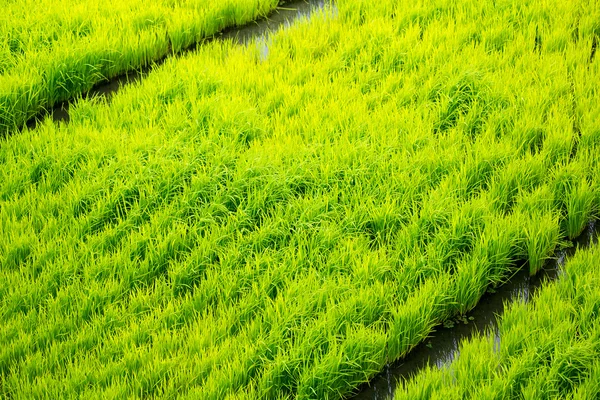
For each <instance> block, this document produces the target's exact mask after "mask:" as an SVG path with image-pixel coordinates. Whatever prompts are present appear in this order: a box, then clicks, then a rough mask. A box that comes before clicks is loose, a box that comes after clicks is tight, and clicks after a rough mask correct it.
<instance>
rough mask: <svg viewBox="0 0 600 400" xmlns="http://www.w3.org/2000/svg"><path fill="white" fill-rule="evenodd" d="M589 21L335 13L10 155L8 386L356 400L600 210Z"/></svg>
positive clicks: (1, 147) (566, 6)
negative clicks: (349, 397)
mask: <svg viewBox="0 0 600 400" xmlns="http://www.w3.org/2000/svg"><path fill="white" fill-rule="evenodd" d="M507 21H509V23H508V24H507ZM599 21H600V7H599V4H598V3H597V2H590V1H573V2H563V1H558V0H555V1H546V2H539V1H533V0H531V1H495V2H492V1H479V0H477V1H475V0H461V1H449V0H448V1H445V0H434V1H417V2H415V1H411V2H408V1H392V0H382V1H378V2H371V1H364V0H340V1H338V2H337V3H336V8H326V9H324V10H323V11H322V12H321V13H318V14H316V15H314V16H313V18H312V19H311V20H310V21H303V22H301V23H297V24H294V25H293V26H291V27H290V28H289V29H287V30H286V31H284V32H280V33H278V34H276V35H273V36H271V37H269V38H268V39H267V40H262V41H258V42H253V43H251V44H250V45H249V46H248V47H241V46H236V45H234V44H232V43H230V42H213V43H209V44H206V45H203V46H201V47H200V48H199V49H198V51H197V52H195V53H194V54H190V55H187V56H184V57H181V58H178V59H173V60H171V61H168V62H166V63H165V64H163V65H162V66H160V67H159V68H156V69H155V70H154V71H153V72H152V73H151V74H149V76H148V77H147V78H146V79H145V80H144V81H143V82H141V83H140V84H136V85H133V86H130V87H128V88H126V89H125V90H123V91H122V92H120V93H119V94H117V95H116V96H115V97H114V98H113V99H112V101H111V103H110V104H106V103H105V102H103V101H102V100H101V99H88V100H79V101H78V102H77V104H76V105H75V107H72V109H71V122H70V123H69V124H60V125H58V126H57V125H55V124H54V123H52V121H49V120H47V121H45V123H43V124H41V125H40V126H38V127H37V128H36V129H34V130H27V129H25V130H23V131H22V132H19V133H15V134H14V135H12V136H10V137H8V138H6V139H5V140H4V142H2V143H1V144H0V164H1V166H0V236H1V237H3V238H4V240H3V241H2V242H1V243H0V260H1V262H2V267H1V268H0V343H2V346H0V377H1V378H0V393H1V394H2V395H4V396H7V397H15V398H21V397H22V398H35V397H44V396H47V397H65V396H70V397H85V398H107V397H109V398H110V397H112V398H118V397H125V396H127V397H136V396H137V397H140V398H141V397H144V398H145V397H153V396H156V397H161V396H165V397H166V396H171V397H175V396H177V397H186V396H187V397H189V398H203V399H211V398H215V399H222V398H226V397H227V396H230V397H232V398H257V397H264V398H288V397H292V398H293V397H297V398H340V397H342V396H343V395H346V394H348V393H350V392H351V391H352V390H353V389H354V388H356V386H357V385H358V384H359V383H361V382H364V381H365V380H367V379H369V378H370V377H372V376H373V375H374V374H375V373H377V372H378V371H379V370H380V369H381V368H382V366H383V365H385V363H387V362H389V361H393V360H396V359H398V358H399V357H402V356H403V355H404V354H406V353H407V352H408V351H410V349H411V348H412V347H413V346H414V345H416V344H417V343H419V342H420V341H421V340H422V339H423V338H425V337H426V336H427V335H428V333H429V332H430V331H431V329H432V328H433V327H434V326H435V325H436V324H438V323H440V322H442V321H444V320H445V319H447V318H450V317H452V316H455V315H457V314H462V313H464V312H466V311H467V310H468V309H470V308H472V307H473V306H474V305H475V304H476V303H477V301H478V300H479V298H480V296H481V295H482V293H483V292H484V291H485V290H486V288H487V287H488V286H489V285H496V284H499V283H501V282H502V281H503V280H504V279H506V277H507V276H508V275H510V274H511V273H512V272H513V271H514V269H515V268H516V266H517V265H520V262H522V261H528V268H529V269H530V271H531V273H535V272H536V271H537V270H539V268H540V267H541V266H542V265H543V263H544V261H545V260H546V259H547V258H548V257H551V256H552V254H553V252H554V250H555V249H556V247H557V246H560V245H561V241H562V240H563V239H564V238H568V237H575V236H577V235H578V234H579V232H581V230H582V229H583V228H584V226H585V224H586V223H587V222H588V221H589V219H590V218H593V217H595V216H596V215H597V211H598V205H599V204H600V197H599V192H598V185H599V184H600V170H599V168H598V162H597V161H598V154H599V152H598V146H599V145H600V118H598V117H599V115H600V101H599V100H600V96H599V92H598V90H599V89H598V86H597V82H599V81H600V62H598V60H597V58H596V57H594V51H593V49H595V46H594V43H597V37H598V32H599V29H600V28H599V26H600V25H599Z"/></svg>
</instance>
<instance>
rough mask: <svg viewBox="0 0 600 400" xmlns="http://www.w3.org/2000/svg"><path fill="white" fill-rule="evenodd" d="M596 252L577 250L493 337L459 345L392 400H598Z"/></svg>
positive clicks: (599, 272)
mask: <svg viewBox="0 0 600 400" xmlns="http://www.w3.org/2000/svg"><path fill="white" fill-rule="evenodd" d="M599 256H600V250H599V248H598V246H594V247H593V248H592V249H589V250H579V251H578V252H577V254H576V256H575V257H574V258H573V259H572V260H570V261H568V262H567V263H566V265H565V267H564V274H563V275H562V276H561V277H560V279H559V280H558V281H557V282H555V283H552V284H548V285H547V286H545V287H543V288H542V289H541V290H540V292H538V293H537V294H536V296H535V297H534V298H533V299H531V301H530V302H526V301H525V300H524V299H523V300H522V301H518V302H516V303H513V304H511V305H510V307H509V309H508V310H507V311H506V312H505V313H504V315H503V317H502V319H501V320H500V323H499V329H498V333H497V334H488V335H486V336H484V335H480V336H477V337H475V338H473V339H470V340H468V341H465V342H463V343H461V345H460V347H459V350H458V353H457V354H458V355H457V357H456V359H455V360H454V361H453V362H452V363H451V364H450V365H447V366H445V367H443V368H440V369H438V368H428V369H427V370H425V371H423V372H421V373H420V374H418V375H417V376H416V377H415V378H414V379H411V380H410V381H408V382H406V384H405V386H404V387H403V388H401V389H399V390H398V391H397V392H396V394H395V397H394V398H396V399H438V398H445V399H464V398H476V399H512V398H526V399H548V398H561V399H565V398H569V399H597V398H599V397H600V317H599V315H598V305H599V304H600V263H599V262H598V259H599Z"/></svg>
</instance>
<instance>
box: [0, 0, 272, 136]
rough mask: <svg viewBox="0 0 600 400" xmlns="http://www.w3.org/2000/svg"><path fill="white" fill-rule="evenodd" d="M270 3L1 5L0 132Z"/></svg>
mask: <svg viewBox="0 0 600 400" xmlns="http://www.w3.org/2000/svg"><path fill="white" fill-rule="evenodd" d="M277 5H278V0H225V1H207V0H200V1H199V0H183V1H179V0H177V1H152V2H148V1H142V0H135V1H127V2H122V1H101V2H92V1H76V0H68V1H57V0H43V1H31V0H19V1H11V2H6V3H5V4H3V6H2V14H1V15H0V134H2V135H5V134H7V133H9V132H10V131H12V130H13V129H15V128H16V127H20V126H22V125H23V124H24V123H25V122H26V121H28V120H29V119H30V118H32V117H34V116H36V115H38V114H40V112H42V111H44V110H48V109H51V108H52V107H53V106H54V105H55V104H57V103H60V102H63V101H66V100H69V99H71V98H72V97H73V96H76V95H79V94H82V93H85V92H87V91H89V90H90V89H92V88H93V87H94V86H95V85H97V84H99V83H101V82H104V81H107V80H110V79H112V78H114V77H116V76H120V75H121V74H123V73H126V72H129V71H134V70H137V69H139V68H144V67H147V66H149V65H151V64H152V63H153V62H155V61H158V60H160V59H162V58H163V57H165V56H166V55H167V54H172V53H178V52H180V51H181V50H183V49H185V48H188V47H190V46H191V45H193V44H194V43H197V42H199V41H201V40H203V39H205V38H207V37H211V36H213V35H215V34H217V33H219V32H220V31H222V30H223V29H225V28H229V27H232V26H240V25H244V24H246V23H248V22H250V21H253V20H255V19H257V18H259V17H264V16H266V15H268V14H269V13H271V12H272V11H273V10H274V9H275V8H276V7H277Z"/></svg>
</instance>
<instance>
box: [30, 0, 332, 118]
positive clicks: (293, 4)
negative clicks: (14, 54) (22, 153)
mask: <svg viewBox="0 0 600 400" xmlns="http://www.w3.org/2000/svg"><path fill="white" fill-rule="evenodd" d="M326 5H330V6H331V9H332V10H333V11H334V12H335V5H334V4H333V2H332V1H331V0H292V1H282V2H281V5H280V6H279V7H277V8H276V9H275V10H274V11H273V12H272V13H271V15H269V16H268V17H266V18H262V19H259V20H257V21H253V22H251V23H248V24H247V25H244V26H241V27H235V28H227V29H225V30H224V31H222V32H220V33H218V34H216V35H214V36H213V37H210V38H207V39H205V40H204V42H200V43H199V44H202V43H205V42H209V41H213V40H224V39H232V40H233V41H234V42H236V43H238V44H240V45H246V44H248V43H249V42H250V41H251V40H252V39H257V45H258V46H259V47H260V49H261V54H262V56H263V57H264V58H266V57H267V56H268V52H269V47H268V40H269V39H268V34H269V33H272V32H275V31H277V30H279V29H282V28H285V27H287V26H289V25H291V24H292V22H294V21H295V20H297V19H299V18H310V17H311V16H312V15H313V14H314V13H315V11H318V10H321V9H324V8H325V6H326ZM197 45H198V44H197ZM197 45H193V46H191V47H190V48H188V49H186V50H184V51H182V52H181V53H185V52H189V51H193V50H194V49H196V47H197ZM181 53H179V54H177V55H174V56H178V55H180V54H181ZM170 57H173V56H168V57H165V58H163V59H161V60H157V61H156V62H155V63H154V64H153V65H160V64H162V63H163V62H165V61H166V60H167V59H168V58H170ZM151 70H152V67H146V68H142V69H141V70H140V71H131V72H128V73H126V74H123V75H120V76H118V77H116V78H113V79H111V80H110V81H108V82H103V83H100V84H98V85H96V86H95V87H94V88H92V89H91V90H90V91H89V92H87V93H85V94H84V96H83V97H85V98H89V97H95V96H99V97H103V98H105V99H107V100H109V101H110V98H111V96H112V95H113V94H115V93H116V92H117V91H119V89H121V87H123V86H125V85H128V84H131V83H134V82H138V81H140V80H141V79H142V78H143V77H144V76H145V75H147V74H148V73H149V72H150V71H151ZM70 104H71V101H65V102H62V103H59V104H57V105H56V106H54V107H53V108H52V109H51V110H50V111H48V113H47V114H42V115H39V116H37V117H34V118H32V119H31V120H30V121H28V122H27V126H28V127H29V128H30V129H34V128H35V127H36V126H37V124H38V123H39V122H40V120H42V119H43V117H44V116H46V115H48V116H50V118H52V120H53V121H54V122H59V121H63V122H69V106H70Z"/></svg>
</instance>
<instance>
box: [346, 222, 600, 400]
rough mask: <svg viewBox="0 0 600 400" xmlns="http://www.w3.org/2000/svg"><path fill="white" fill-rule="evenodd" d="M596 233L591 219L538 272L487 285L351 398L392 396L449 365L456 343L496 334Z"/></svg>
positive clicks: (522, 272) (456, 352)
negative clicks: (508, 314)
mask: <svg viewBox="0 0 600 400" xmlns="http://www.w3.org/2000/svg"><path fill="white" fill-rule="evenodd" d="M598 234H599V232H598V227H597V223H596V221H591V222H590V223H589V224H588V226H587V227H586V229H585V230H584V231H583V232H582V233H581V235H580V236H579V237H577V238H576V239H575V240H573V243H572V247H567V248H565V249H562V250H560V251H558V252H557V253H556V254H555V255H554V257H553V259H551V260H548V262H547V264H546V265H544V268H543V269H542V270H541V271H540V272H538V274H537V275H534V276H530V275H529V274H528V273H527V271H526V270H520V271H518V272H517V273H515V274H514V275H513V276H511V278H510V280H509V281H508V282H506V283H503V284H502V285H500V286H498V287H496V288H490V289H488V291H487V292H486V294H485V295H484V296H482V298H481V299H480V301H479V303H478V304H477V306H476V307H475V308H474V309H473V310H471V311H469V312H468V313H467V314H466V315H464V316H461V317H460V318H457V319H455V320H448V321H446V322H445V323H444V325H440V326H438V327H436V328H435V331H434V332H432V334H431V335H430V336H429V337H428V338H427V339H425V340H424V341H423V342H422V343H421V344H419V345H418V346H417V347H415V348H414V349H413V350H412V351H411V352H410V353H409V354H408V355H407V356H406V357H405V358H403V359H400V360H398V361H396V362H395V363H393V364H390V365H386V367H385V369H384V370H383V371H382V372H381V373H380V374H379V375H378V376H376V377H375V378H374V379H373V380H372V381H370V382H369V383H368V384H365V385H363V386H362V387H361V388H360V389H359V392H358V393H357V394H356V395H355V396H352V397H351V398H352V399H353V400H363V399H372V400H378V399H379V400H380V399H388V398H393V397H394V393H395V392H396V390H397V388H402V385H403V384H404V383H405V382H406V381H408V380H410V379H412V378H413V377H414V376H415V375H418V373H419V372H421V371H423V370H425V369H427V368H428V367H433V368H435V367H437V368H444V367H448V366H449V365H450V364H451V363H452V362H453V361H454V360H455V358H456V357H458V356H459V355H460V351H459V347H460V346H461V344H462V343H463V342H465V341H468V340H470V339H471V338H473V337H477V336H478V335H480V334H484V335H487V336H489V335H491V336H494V337H497V336H498V335H499V328H498V322H499V320H500V319H501V318H502V315H503V313H504V311H505V309H507V308H508V307H509V306H510V304H512V303H514V302H517V301H519V302H522V301H525V302H529V301H531V300H532V299H533V298H534V295H535V294H536V293H537V292H538V291H539V290H540V288H542V287H543V286H544V285H548V284H550V283H552V282H554V281H556V280H557V279H558V278H559V277H560V276H562V274H563V270H562V269H563V267H564V264H565V262H567V261H568V260H570V259H571V258H572V257H573V255H574V254H575V253H576V252H577V251H579V250H581V249H587V248H588V247H590V246H593V245H597V243H598ZM500 340H501V338H500ZM399 390H401V389H399Z"/></svg>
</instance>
